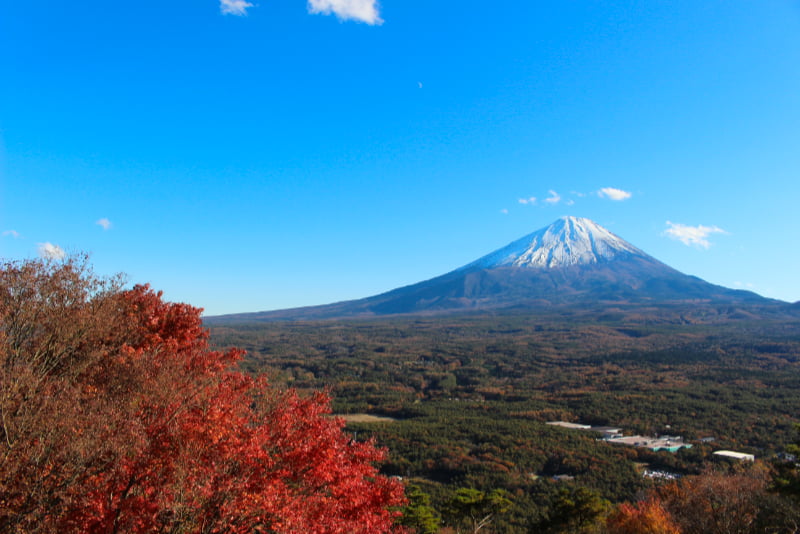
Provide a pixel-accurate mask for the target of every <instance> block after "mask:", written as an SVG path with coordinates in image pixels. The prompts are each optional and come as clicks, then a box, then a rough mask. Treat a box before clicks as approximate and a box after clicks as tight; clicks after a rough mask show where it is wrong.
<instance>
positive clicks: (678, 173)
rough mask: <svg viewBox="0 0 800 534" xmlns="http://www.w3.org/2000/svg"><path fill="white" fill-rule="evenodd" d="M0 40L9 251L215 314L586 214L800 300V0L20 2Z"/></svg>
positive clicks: (391, 283) (428, 265) (4, 18)
mask: <svg viewBox="0 0 800 534" xmlns="http://www.w3.org/2000/svg"><path fill="white" fill-rule="evenodd" d="M251 4H252V5H251ZM0 50H2V51H3V52H2V53H0V73H2V74H0V82H1V83H0V232H2V236H0V255H1V256H2V257H3V258H5V259H12V260H14V259H23V258H30V257H36V256H38V255H42V254H44V255H48V254H49V255H59V254H61V252H62V251H65V252H66V253H71V252H81V251H85V252H88V253H90V254H91V257H92V262H93V264H94V266H95V269H96V270H97V271H98V272H100V273H102V274H112V273H116V272H124V273H127V275H128V277H129V279H130V281H131V282H135V283H144V282H148V283H150V284H152V285H153V287H155V288H157V289H161V290H163V291H164V293H165V296H166V297H167V298H168V299H170V300H176V301H185V302H189V303H191V304H193V305H196V306H200V307H203V308H205V309H206V312H207V313H208V314H221V313H233V312H244V311H257V310H268V309H278V308H286V307H293V306H301V305H312V304H324V303H328V302H333V301H338V300H344V299H351V298H360V297H364V296H368V295H372V294H375V293H379V292H382V291H385V290H389V289H392V288H395V287H398V286H402V285H407V284H410V283H414V282H417V281H420V280H424V279H427V278H431V277H433V276H436V275H439V274H442V273H444V272H446V271H450V270H452V269H454V268H457V267H459V266H461V265H463V264H466V263H468V262H470V261H472V260H474V259H476V258H478V257H479V256H481V255H483V254H486V253H488V252H490V251H492V250H494V249H497V248H499V247H501V246H504V245H506V244H507V243H509V242H510V241H513V240H514V239H517V238H519V237H521V236H523V235H525V234H527V233H530V232H532V231H534V230H537V229H539V228H541V227H543V226H546V225H548V224H550V223H551V222H552V221H554V220H555V219H557V218H558V217H560V216H563V215H575V216H581V217H589V218H591V219H593V220H595V221H597V222H598V223H600V224H601V225H603V226H605V227H607V228H609V229H610V230H611V231H612V232H614V233H616V234H618V235H620V236H621V237H623V238H625V239H627V240H628V241H630V242H631V243H633V244H634V245H636V246H638V247H639V248H641V249H643V250H645V251H646V252H648V253H650V254H651V255H653V256H655V257H656V258H658V259H660V260H662V261H664V262H665V263H668V264H669V265H671V266H673V267H675V268H677V269H679V270H681V271H683V272H686V273H689V274H693V275H696V276H700V277H701V278H704V279H706V280H708V281H710V282H714V283H717V284H721V285H725V286H729V287H741V288H748V289H752V290H754V291H756V292H758V293H760V294H762V295H766V296H770V297H775V298H780V299H783V300H787V301H797V300H800V281H799V280H798V276H797V273H798V272H800V247H799V246H798V238H797V236H798V230H800V219H798V212H800V210H798V206H797V205H798V201H800V2H798V1H797V0H792V1H790V0H748V1H744V0H708V1H703V2H697V1H696V0H692V1H688V0H675V1H671V2H659V1H653V0H647V1H645V0H641V1H621V2H604V1H599V0H595V1H579V0H575V1H569V2H540V1H535V0H526V1H520V0H497V1H495V2H492V3H487V2H449V1H438V2H431V1H419V0H402V1H400V0H384V1H383V2H381V3H379V4H378V3H375V2H373V1H372V0H310V1H308V2H306V0H260V1H256V0H253V1H252V2H245V1H242V0H223V1H222V2H220V0H192V1H189V0H173V1H170V2H165V1H161V0H141V1H139V2H125V1H122V2H108V1H107V0H103V1H100V0H85V1H83V2H63V1H58V2H56V1H54V0H42V1H38V2H11V1H6V2H0Z"/></svg>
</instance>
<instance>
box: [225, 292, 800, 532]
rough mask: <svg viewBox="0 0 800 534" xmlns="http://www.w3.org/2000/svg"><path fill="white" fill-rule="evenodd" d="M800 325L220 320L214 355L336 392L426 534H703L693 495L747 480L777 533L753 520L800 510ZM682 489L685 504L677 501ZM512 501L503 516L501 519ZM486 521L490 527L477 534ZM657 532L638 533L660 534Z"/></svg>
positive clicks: (513, 317) (548, 316)
mask: <svg viewBox="0 0 800 534" xmlns="http://www.w3.org/2000/svg"><path fill="white" fill-rule="evenodd" d="M798 326H800V321H798V319H797V318H795V317H792V316H784V315H781V316H770V315H769V314H758V313H746V311H743V310H731V309H727V308H718V307H715V306H713V304H699V305H698V304H692V305H691V306H688V305H678V304H676V305H674V306H671V307H643V306H629V307H625V306H619V305H618V306H615V308H613V309H604V308H595V309H575V308H559V309H555V310H538V311H533V312H531V311H516V312H509V313H499V314H498V313H496V314H491V315H488V314H487V315H481V314H461V315H452V316H448V317H395V318H390V319H385V318H384V319H364V320H349V321H326V322H295V323H249V324H233V325H232V324H220V325H216V326H215V325H214V323H213V322H212V323H211V332H212V334H211V339H212V342H213V343H214V344H216V345H218V346H220V347H223V346H236V347H241V348H243V349H245V350H246V351H247V356H246V357H245V360H244V362H243V364H244V366H245V368H246V369H247V370H248V371H249V372H253V373H267V374H268V375H269V376H270V381H271V382H272V383H274V384H279V385H281V386H283V387H289V386H291V387H292V388H296V389H298V390H300V391H315V390H320V389H323V390H326V391H328V392H329V393H330V395H331V396H332V398H333V408H334V411H335V413H337V414H339V415H341V416H343V417H345V418H346V419H347V420H348V423H347V427H346V429H347V431H349V432H351V433H352V434H353V436H355V437H356V438H357V439H359V440H360V439H367V438H374V439H376V440H377V443H378V444H379V445H381V446H385V447H388V450H389V457H388V459H387V461H386V462H385V463H384V464H383V466H382V472H383V473H385V474H388V475H392V476H396V477H400V478H401V479H402V480H404V481H405V482H406V484H407V488H412V489H413V491H412V492H411V493H410V495H411V496H414V495H416V498H417V499H418V500H419V502H422V503H425V506H424V508H425V510H426V514H428V515H426V516H425V517H427V518H428V519H427V523H425V525H427V526H421V525H423V523H421V522H420V521H421V520H417V521H418V522H417V523H414V522H413V521H412V520H411V519H409V521H410V523H409V524H412V526H414V528H416V529H417V530H418V531H420V532H439V531H440V529H442V528H445V527H449V528H452V529H457V531H462V532H472V531H477V530H475V529H476V528H477V529H478V530H481V531H484V532H507V533H516V532H583V531H586V532H589V531H593V529H599V528H600V526H601V525H602V526H603V528H609V526H608V525H610V524H611V522H612V519H613V513H619V511H620V510H623V511H625V510H627V511H628V512H630V513H634V512H635V513H638V514H640V515H641V514H643V513H645V512H646V513H650V514H653V513H655V512H654V510H656V511H658V510H662V509H664V506H666V505H665V504H664V503H669V502H671V503H672V506H673V507H679V508H680V510H681V511H680V512H679V513H674V514H673V515H674V516H675V517H678V518H680V517H683V518H684V520H685V523H686V524H685V525H683V526H682V527H681V525H680V524H679V523H680V521H678V519H674V518H673V519H670V521H672V523H671V524H674V525H675V528H676V529H679V530H676V531H681V532H691V531H696V530H691V528H692V527H691V525H692V524H695V523H697V521H696V520H693V521H689V520H688V519H686V518H687V517H689V514H688V512H687V510H688V509H690V508H691V507H690V506H689V504H687V503H688V500H689V497H688V496H687V495H688V494H686V492H684V494H682V495H683V497H682V498H683V499H684V500H683V501H680V499H678V498H677V497H675V495H677V494H679V493H680V491H679V489H678V488H680V489H681V491H683V490H685V488H686V487H697V488H700V487H703V488H710V487H712V486H713V484H721V485H722V486H725V487H734V486H735V484H734V482H736V483H738V484H740V485H747V484H750V485H755V486H758V488H759V489H758V491H756V490H752V491H750V493H749V494H750V495H752V496H753V499H756V498H758V499H762V501H763V499H766V498H767V497H769V498H770V499H772V500H771V501H770V504H769V505H767V504H765V502H766V501H763V502H762V501H759V504H758V505H757V506H756V505H754V506H756V508H758V509H760V510H771V512H770V513H769V514H768V515H769V521H768V520H767V519H766V518H765V517H760V518H755V516H754V518H749V519H748V520H747V521H746V522H747V524H748V525H749V526H748V527H747V528H745V530H741V531H742V532H751V531H752V532H755V531H765V530H764V529H767V530H766V531H770V532H792V531H793V530H792V526H791V525H794V524H795V521H796V520H797V517H795V516H794V515H792V514H794V512H791V511H792V510H796V509H797V506H796V505H795V504H794V501H793V500H791V499H792V498H791V497H790V495H789V494H790V493H791V491H790V486H792V484H790V483H789V482H786V480H789V479H791V477H792V476H793V475H792V474H791V473H794V469H795V466H794V462H793V461H787V460H786V459H787V458H789V459H791V458H792V456H790V455H788V454H787V451H794V450H795V449H794V447H795V445H794V444H795V442H796V441H797V439H798V435H797V431H796V427H795V425H796V423H797V422H798V419H797V414H798V413H800V329H798ZM354 414H371V415H376V416H382V417H381V418H378V419H375V420H374V421H373V422H370V421H369V420H367V421H364V418H363V417H357V416H356V417H354ZM548 421H571V422H577V423H583V424H591V425H609V426H616V427H620V428H622V429H623V431H624V433H625V434H626V435H633V434H641V435H662V434H668V435H677V436H682V437H683V438H685V439H686V440H687V441H688V442H689V443H691V444H692V447H691V448H687V449H681V450H680V451H678V452H677V453H670V452H663V451H659V452H653V451H650V450H649V449H646V448H635V447H625V446H620V445H612V444H609V443H606V442H604V441H602V440H599V439H598V438H599V435H597V434H593V433H591V432H585V431H580V430H569V429H564V428H558V427H553V426H551V425H547V424H546V422H548ZM721 449H723V450H735V451H740V452H746V453H751V454H754V455H755V456H756V458H757V461H756V465H755V466H750V467H749V468H748V466H745V465H738V464H737V463H735V462H734V463H731V462H726V461H720V460H718V459H715V458H717V457H715V456H713V455H712V453H713V452H714V451H716V450H721ZM645 473H651V474H652V473H656V474H657V476H655V477H653V476H650V477H647V476H644V474H645ZM787 473H789V474H787ZM723 474H724V475H725V476H724V477H723V476H722V475H723ZM715 477H717V478H715ZM736 477H739V478H736ZM787 477H788V478H787ZM676 480H677V481H679V482H675V481H676ZM692 484H694V486H692ZM667 489H671V491H672V494H671V495H672V497H668V496H665V495H663V494H662V493H663V492H664V491H666V490H667ZM466 491H472V492H479V494H480V495H481V496H482V497H481V499H478V502H480V503H481V504H480V506H483V507H485V509H484V510H483V511H482V512H480V513H477V515H475V512H474V510H473V511H472V512H470V513H468V514H467V513H463V509H462V513H461V515H459V513H458V512H454V510H455V509H458V506H455V508H454V502H460V501H459V499H461V500H463V495H462V494H461V493H460V492H462V493H463V492H466ZM697 491H698V492H699V491H700V490H697ZM709 491H711V490H709ZM737 491H738V490H737ZM714 492H715V493H716V494H719V493H720V491H719V488H717V489H715V490H714ZM492 496H493V497H492ZM500 496H502V499H500ZM656 497H657V502H655V501H653V499H656ZM670 498H671V499H672V500H671V501H670V500H669V499H670ZM648 499H649V500H648ZM412 500H413V499H412ZM467 500H469V499H467ZM498 500H499V501H502V503H503V505H502V506H501V505H498V504H497V503H496V502H495V508H496V510H494V511H491V512H489V511H487V510H491V509H492V506H491V502H493V501H498ZM678 501H680V503H679V504H676V503H678ZM654 502H655V504H653V503H654ZM754 502H755V501H754ZM626 503H627V504H626ZM631 503H639V505H636V504H631ZM642 503H644V504H642ZM647 503H650V505H651V508H650V509H647V510H649V511H647V510H645V508H646V504H647ZM474 506H477V507H478V508H480V506H478V505H474ZM626 506H627V508H626ZM636 506H639V507H640V508H637V507H636ZM697 506H700V505H697ZM583 508H585V509H586V510H584V512H586V513H583V512H579V511H578V509H583ZM643 510H644V511H643ZM777 510H780V512H779V511H777ZM612 511H616V512H613V513H612ZM483 512H486V513H483ZM665 513H666V512H665ZM697 513H700V512H697ZM634 515H635V514H634ZM756 515H758V514H756ZM477 516H481V518H487V517H490V518H491V520H490V522H488V523H487V524H483V525H479V524H478V523H472V522H471V521H470V520H467V519H465V518H466V517H472V518H475V517H477ZM639 520H641V517H640V518H639ZM743 521H744V520H743ZM765 521H766V522H767V523H769V522H770V521H772V523H770V524H766V523H765ZM776 521H777V522H778V523H780V524H777V523H775V522H776ZM622 523H623V522H620V521H617V523H615V524H616V525H617V526H618V527H619V528H622V527H621V526H620V525H622ZM697 524H700V523H697ZM626 528H629V527H626ZM642 528H643V527H641V525H640V527H638V530H637V529H634V530H630V532H639V531H642V532H645V531H648V530H647V529H644V530H642ZM707 528H711V527H707ZM426 529H427V530H426ZM710 531H713V529H712V530H705V531H703V530H699V531H698V532H710ZM723 531H724V530H723Z"/></svg>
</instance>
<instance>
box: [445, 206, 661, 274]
mask: <svg viewBox="0 0 800 534" xmlns="http://www.w3.org/2000/svg"><path fill="white" fill-rule="evenodd" d="M631 254H633V255H642V256H646V254H645V253H644V252H642V251H641V250H639V249H638V248H636V247H634V246H633V245H631V244H630V243H628V242H627V241H625V240H624V239H621V238H620V237H617V236H616V235H614V234H612V233H611V232H609V231H608V230H606V229H605V228H603V227H602V226H600V225H599V224H597V223H595V222H594V221H592V220H589V219H585V218H581V217H562V218H561V219H559V220H557V221H556V222H554V223H553V224H551V225H550V226H548V227H546V228H542V229H541V230H538V231H536V232H534V233H532V234H529V235H527V236H525V237H523V238H521V239H518V240H516V241H514V242H513V243H510V244H508V245H506V246H505V247H503V248H501V249H498V250H496V251H494V252H492V253H491V254H488V255H486V256H484V257H482V258H480V259H478V260H476V261H474V262H472V263H470V264H469V265H466V266H464V267H462V269H476V268H477V269H491V268H495V267H525V268H538V269H552V268H558V267H567V266H570V265H588V264H596V263H602V262H605V261H608V260H611V259H613V258H615V257H617V256H621V255H631ZM459 270H461V269H459Z"/></svg>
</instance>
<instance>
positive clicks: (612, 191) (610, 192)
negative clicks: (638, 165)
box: [597, 187, 632, 201]
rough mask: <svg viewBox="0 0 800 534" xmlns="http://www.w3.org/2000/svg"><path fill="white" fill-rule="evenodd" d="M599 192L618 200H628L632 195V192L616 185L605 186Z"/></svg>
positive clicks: (602, 195) (601, 194)
mask: <svg viewBox="0 0 800 534" xmlns="http://www.w3.org/2000/svg"><path fill="white" fill-rule="evenodd" d="M597 194H598V195H600V196H601V197H602V198H608V199H611V200H617V201H620V200H628V199H629V198H631V196H632V194H631V193H629V192H628V191H623V190H622V189H617V188H616V187H604V188H603V189H601V190H600V191H598V192H597Z"/></svg>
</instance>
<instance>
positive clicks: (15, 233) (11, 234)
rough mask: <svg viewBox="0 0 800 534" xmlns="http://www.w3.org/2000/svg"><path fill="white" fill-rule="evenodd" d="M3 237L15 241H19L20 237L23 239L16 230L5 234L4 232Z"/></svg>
mask: <svg viewBox="0 0 800 534" xmlns="http://www.w3.org/2000/svg"><path fill="white" fill-rule="evenodd" d="M3 235H4V236H9V237H13V238H14V239H19V238H20V237H22V236H21V235H19V232H17V231H16V230H6V231H5V232H3Z"/></svg>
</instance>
